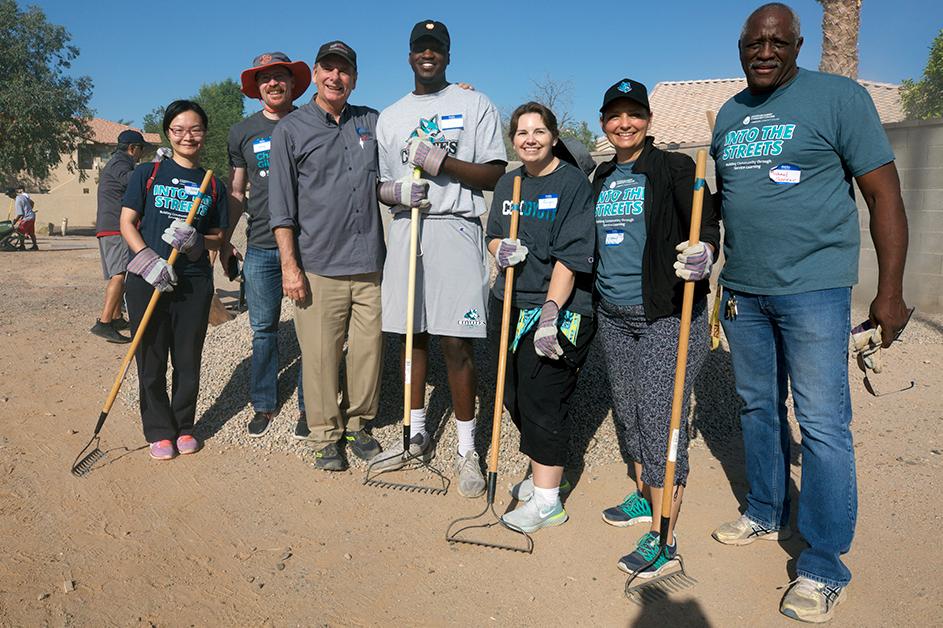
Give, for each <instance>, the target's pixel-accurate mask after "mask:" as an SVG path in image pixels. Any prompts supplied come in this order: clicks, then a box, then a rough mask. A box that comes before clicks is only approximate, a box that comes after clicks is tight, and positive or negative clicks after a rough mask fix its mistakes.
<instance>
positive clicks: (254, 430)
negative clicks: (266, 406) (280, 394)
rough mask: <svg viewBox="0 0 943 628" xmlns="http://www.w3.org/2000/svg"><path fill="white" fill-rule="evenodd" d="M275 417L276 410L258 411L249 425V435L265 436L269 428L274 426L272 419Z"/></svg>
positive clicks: (254, 436) (255, 436)
mask: <svg viewBox="0 0 943 628" xmlns="http://www.w3.org/2000/svg"><path fill="white" fill-rule="evenodd" d="M274 418H275V413H274V412H256V413H255V416H254V417H252V420H251V421H249V425H248V426H247V429H248V431H249V437H250V438H258V437H260V436H264V435H265V433H266V432H267V431H268V428H270V427H271V426H272V419H274Z"/></svg>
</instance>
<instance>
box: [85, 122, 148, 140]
mask: <svg viewBox="0 0 943 628" xmlns="http://www.w3.org/2000/svg"><path fill="white" fill-rule="evenodd" d="M88 128H89V129H90V130H91V134H90V136H89V138H88V139H89V140H91V141H93V142H95V143H97V144H117V143H118V134H119V133H121V132H122V131H127V130H128V129H131V130H134V131H138V132H141V129H137V128H135V127H133V126H128V125H126V124H120V123H118V122H112V121H111V120H103V119H101V118H92V119H91V120H89V121H88ZM143 135H144V141H145V142H147V143H149V144H155V145H158V146H159V145H160V134H159V133H143Z"/></svg>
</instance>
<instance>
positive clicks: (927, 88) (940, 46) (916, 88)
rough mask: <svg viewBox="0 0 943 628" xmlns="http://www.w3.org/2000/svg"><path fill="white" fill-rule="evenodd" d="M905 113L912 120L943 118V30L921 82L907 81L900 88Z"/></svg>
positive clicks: (931, 49) (936, 40) (936, 38)
mask: <svg viewBox="0 0 943 628" xmlns="http://www.w3.org/2000/svg"><path fill="white" fill-rule="evenodd" d="M900 100H901V104H902V105H903V106H904V112H905V113H906V114H907V117H908V118H910V119H912V120H926V119H928V118H943V30H940V32H939V33H937V36H936V37H935V38H934V39H933V44H932V45H931V46H930V57H929V58H928V59H927V67H926V68H924V70H923V78H922V79H920V80H919V81H916V82H915V81H913V80H911V79H906V80H905V81H903V82H902V83H901V86H900Z"/></svg>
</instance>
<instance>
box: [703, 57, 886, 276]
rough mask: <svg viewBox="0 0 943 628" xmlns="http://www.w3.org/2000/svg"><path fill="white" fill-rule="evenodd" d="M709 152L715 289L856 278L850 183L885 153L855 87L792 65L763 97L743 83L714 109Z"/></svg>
mask: <svg viewBox="0 0 943 628" xmlns="http://www.w3.org/2000/svg"><path fill="white" fill-rule="evenodd" d="M711 156H712V157H713V158H714V161H715V165H716V172H717V180H718V185H719V187H720V189H721V203H722V215H723V219H724V256H725V259H726V261H725V263H724V268H723V271H722V272H721V274H720V282H721V283H722V284H723V285H724V286H727V287H729V288H732V289H734V290H742V291H744V292H752V293H755V294H769V295H779V294H796V293H799V292H808V291H812V290H825V289H828V288H839V287H846V286H852V285H854V284H855V283H857V281H858V250H859V246H860V233H859V227H858V210H857V207H856V206H855V196H854V188H853V187H852V180H853V177H857V176H860V175H863V174H867V173H868V172H871V171H872V170H874V169H875V168H878V167H880V166H883V165H884V164H887V163H889V162H891V161H893V160H894V153H893V152H892V151H891V147H890V144H889V143H888V141H887V135H886V134H885V133H884V129H883V128H882V127H881V121H880V119H879V118H878V114H877V110H876V109H875V108H874V102H873V101H872V100H871V96H870V95H869V94H868V92H867V91H866V90H865V89H864V88H863V87H862V86H861V85H859V84H858V83H856V82H855V81H853V80H851V79H848V78H845V77H842V76H837V75H834V74H824V73H821V72H812V71H809V70H804V69H801V68H800V69H799V72H798V74H797V75H796V77H795V78H793V80H792V81H790V82H789V83H787V84H786V85H784V86H783V87H780V88H779V89H777V90H776V91H775V92H773V93H772V94H764V95H761V96H755V95H753V94H751V93H750V92H749V90H744V91H742V92H740V93H739V94H737V95H736V96H734V97H733V98H731V99H730V100H728V101H727V102H726V103H725V104H724V106H723V107H722V108H721V110H720V112H719V113H718V114H717V124H716V127H715V129H714V136H713V139H712V140H711Z"/></svg>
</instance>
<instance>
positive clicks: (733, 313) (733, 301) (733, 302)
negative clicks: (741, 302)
mask: <svg viewBox="0 0 943 628" xmlns="http://www.w3.org/2000/svg"><path fill="white" fill-rule="evenodd" d="M724 318H725V319H727V320H728V321H732V320H736V318H737V297H736V295H733V294H731V295H730V298H728V299H727V307H726V309H725V311H724Z"/></svg>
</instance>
